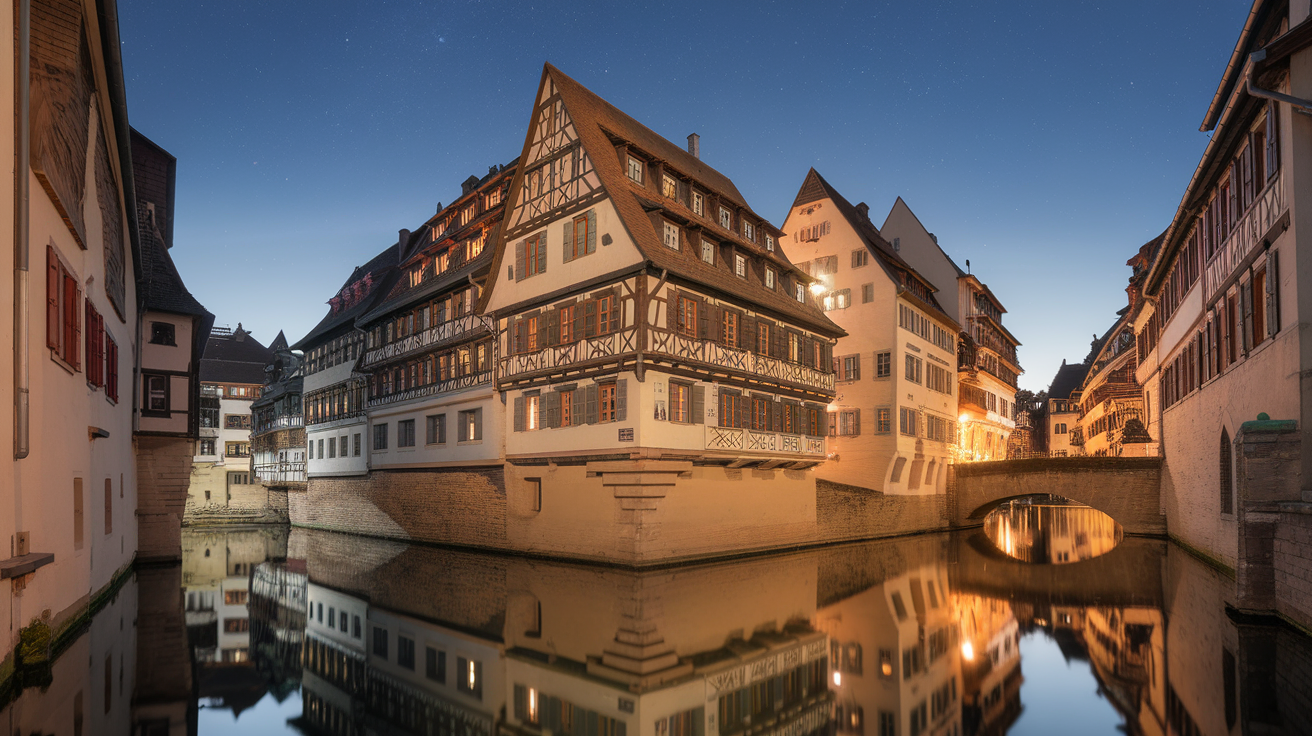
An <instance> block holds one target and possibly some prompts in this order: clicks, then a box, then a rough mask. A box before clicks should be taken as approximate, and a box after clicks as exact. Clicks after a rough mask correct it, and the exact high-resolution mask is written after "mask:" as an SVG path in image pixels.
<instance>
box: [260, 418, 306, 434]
mask: <svg viewBox="0 0 1312 736" xmlns="http://www.w3.org/2000/svg"><path fill="white" fill-rule="evenodd" d="M304 426H305V416H304V415H303V414H284V415H282V416H280V417H275V418H274V419H272V420H270V421H267V422H260V423H259V424H258V425H256V427H255V434H264V433H265V432H272V431H274V430H278V429H297V428H299V427H304Z"/></svg>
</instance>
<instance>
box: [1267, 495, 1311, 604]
mask: <svg viewBox="0 0 1312 736" xmlns="http://www.w3.org/2000/svg"><path fill="white" fill-rule="evenodd" d="M1273 546H1274V549H1273V563H1274V568H1275V574H1274V580H1273V582H1274V585H1275V590H1274V593H1275V602H1276V607H1277V608H1278V610H1279V611H1280V612H1281V613H1283V614H1284V615H1285V616H1286V617H1288V618H1290V619H1292V620H1294V621H1295V622H1297V623H1298V624H1299V625H1300V626H1302V627H1303V628H1305V629H1312V504H1309V503H1296V504H1295V503H1291V504H1284V505H1283V508H1282V510H1281V513H1280V520H1279V523H1278V524H1276V528H1275V540H1274V545H1273Z"/></svg>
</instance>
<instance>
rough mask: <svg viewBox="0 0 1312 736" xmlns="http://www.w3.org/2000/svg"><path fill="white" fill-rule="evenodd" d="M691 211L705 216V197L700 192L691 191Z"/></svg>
mask: <svg viewBox="0 0 1312 736" xmlns="http://www.w3.org/2000/svg"><path fill="white" fill-rule="evenodd" d="M692 211H693V214H695V215H698V216H700V217H705V216H706V197H704V196H702V193H701V192H693V193H692Z"/></svg>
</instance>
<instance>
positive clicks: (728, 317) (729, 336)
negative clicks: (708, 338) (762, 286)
mask: <svg viewBox="0 0 1312 736" xmlns="http://www.w3.org/2000/svg"><path fill="white" fill-rule="evenodd" d="M720 317H721V318H720V342H721V343H722V344H724V345H728V346H729V347H737V346H738V313H737V312H730V311H729V310H727V309H723V310H721V311H720Z"/></svg>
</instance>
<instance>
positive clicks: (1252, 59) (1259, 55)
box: [1244, 49, 1312, 115]
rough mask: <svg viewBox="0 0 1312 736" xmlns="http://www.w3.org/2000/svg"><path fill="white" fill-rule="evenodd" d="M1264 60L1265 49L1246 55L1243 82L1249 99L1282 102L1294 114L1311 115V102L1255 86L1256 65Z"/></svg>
mask: <svg viewBox="0 0 1312 736" xmlns="http://www.w3.org/2000/svg"><path fill="white" fill-rule="evenodd" d="M1265 60H1266V49H1258V50H1257V51H1254V52H1253V53H1251V54H1249V55H1248V63H1246V64H1245V65H1244V80H1245V83H1246V89H1247V91H1248V94H1249V96H1250V97H1260V98H1262V99H1265V100H1272V101H1274V102H1283V103H1285V104H1287V105H1289V107H1290V109H1292V110H1293V111H1294V112H1298V113H1302V114H1304V115H1312V101H1309V100H1304V99H1302V98H1299V97H1292V96H1290V95H1286V94H1281V93H1280V92H1274V91H1272V90H1269V89H1262V88H1261V87H1258V86H1257V79H1256V77H1257V65H1258V64H1261V63H1262V62H1263V61H1265Z"/></svg>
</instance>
